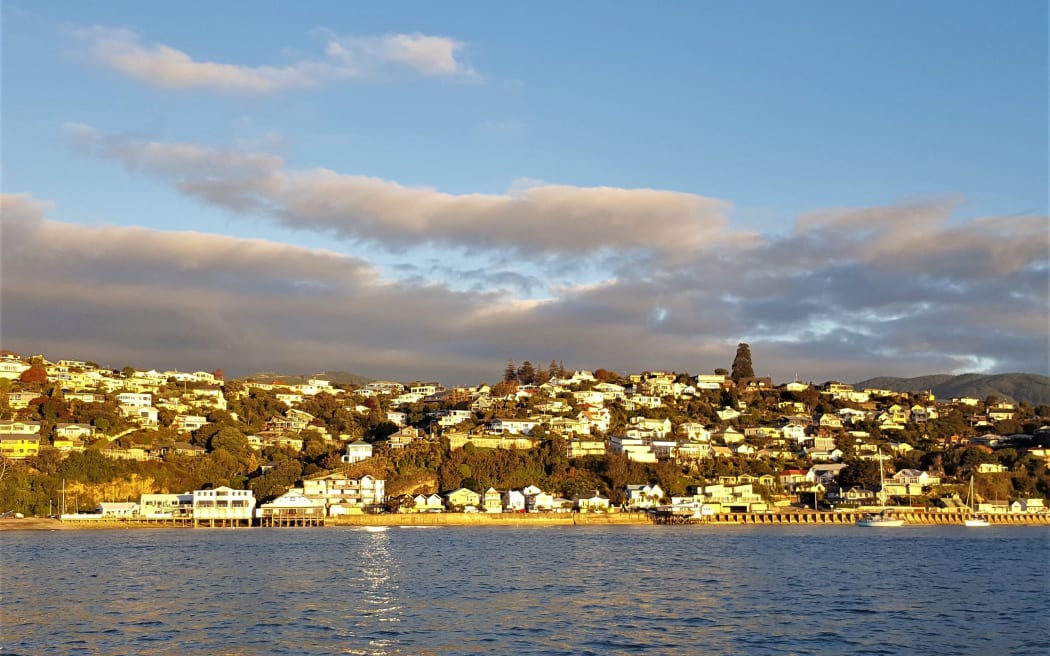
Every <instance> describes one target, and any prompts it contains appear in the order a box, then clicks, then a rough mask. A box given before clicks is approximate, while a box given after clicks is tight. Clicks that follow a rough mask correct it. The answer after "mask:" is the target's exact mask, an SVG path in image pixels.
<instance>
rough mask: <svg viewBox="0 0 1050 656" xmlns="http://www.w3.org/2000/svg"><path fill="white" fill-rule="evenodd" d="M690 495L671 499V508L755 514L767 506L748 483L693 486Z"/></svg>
mask: <svg viewBox="0 0 1050 656" xmlns="http://www.w3.org/2000/svg"><path fill="white" fill-rule="evenodd" d="M690 489H691V490H692V494H691V495H690V496H685V497H671V506H672V507H679V508H703V507H705V506H706V507H707V508H708V509H709V510H710V511H711V512H715V513H718V512H755V511H763V510H766V509H767V507H768V505H767V504H766V502H765V500H764V499H763V498H762V495H761V494H758V493H756V492H755V491H754V489H753V488H752V486H751V484H750V483H743V484H738V485H723V484H721V483H718V484H714V485H701V486H693V487H692V488H690Z"/></svg>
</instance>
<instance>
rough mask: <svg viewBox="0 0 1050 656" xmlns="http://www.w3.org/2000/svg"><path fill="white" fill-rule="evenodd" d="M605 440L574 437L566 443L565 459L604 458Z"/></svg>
mask: <svg viewBox="0 0 1050 656" xmlns="http://www.w3.org/2000/svg"><path fill="white" fill-rule="evenodd" d="M604 455H605V440H593V439H584V438H580V437H574V438H571V439H569V440H566V442H565V457H567V458H582V457H584V456H604Z"/></svg>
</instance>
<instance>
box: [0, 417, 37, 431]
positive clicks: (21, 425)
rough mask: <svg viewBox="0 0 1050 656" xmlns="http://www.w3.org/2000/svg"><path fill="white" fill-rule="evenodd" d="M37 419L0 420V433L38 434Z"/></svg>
mask: <svg viewBox="0 0 1050 656" xmlns="http://www.w3.org/2000/svg"><path fill="white" fill-rule="evenodd" d="M39 434H40V422H39V421H15V420H12V419H4V420H0V435H39Z"/></svg>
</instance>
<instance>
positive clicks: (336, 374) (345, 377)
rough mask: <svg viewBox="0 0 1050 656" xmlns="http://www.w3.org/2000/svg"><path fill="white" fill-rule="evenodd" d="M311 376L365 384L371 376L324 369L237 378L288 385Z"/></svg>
mask: <svg viewBox="0 0 1050 656" xmlns="http://www.w3.org/2000/svg"><path fill="white" fill-rule="evenodd" d="M311 378H316V379H317V380H327V381H331V382H333V383H335V384H337V385H367V384H368V383H370V382H372V379H371V378H367V377H365V376H358V375H357V374H352V373H350V372H349V371H324V372H321V373H319V374H279V373H276V372H273V371H263V372H259V373H257V374H252V375H251V376H244V377H243V378H238V379H237V380H244V381H252V382H256V383H269V382H272V381H275V380H278V381H281V382H282V383H286V384H288V385H300V384H302V383H305V382H306V381H307V380H310V379H311Z"/></svg>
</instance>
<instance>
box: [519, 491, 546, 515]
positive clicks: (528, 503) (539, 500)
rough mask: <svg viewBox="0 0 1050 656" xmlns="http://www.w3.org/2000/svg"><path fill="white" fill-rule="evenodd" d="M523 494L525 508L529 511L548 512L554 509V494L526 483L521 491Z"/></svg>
mask: <svg viewBox="0 0 1050 656" xmlns="http://www.w3.org/2000/svg"><path fill="white" fill-rule="evenodd" d="M521 493H522V494H524V495H525V509H526V510H528V511H529V512H550V511H552V510H554V496H553V495H551V494H548V493H546V492H544V491H543V490H541V489H540V488H538V487H536V486H535V485H528V486H526V487H525V488H524V489H523V490H522V491H521Z"/></svg>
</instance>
